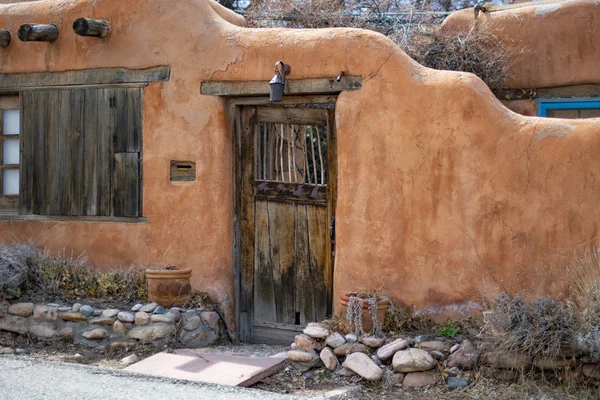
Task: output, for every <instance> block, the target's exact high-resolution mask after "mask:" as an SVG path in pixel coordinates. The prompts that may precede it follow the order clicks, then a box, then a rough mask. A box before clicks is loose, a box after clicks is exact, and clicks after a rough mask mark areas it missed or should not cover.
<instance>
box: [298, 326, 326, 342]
mask: <svg viewBox="0 0 600 400" xmlns="http://www.w3.org/2000/svg"><path fill="white" fill-rule="evenodd" d="M302 333H304V334H305V335H308V336H310V337H311V338H314V339H325V338H326V337H327V336H329V330H328V329H325V328H324V327H322V326H307V327H306V328H304V330H303V331H302Z"/></svg>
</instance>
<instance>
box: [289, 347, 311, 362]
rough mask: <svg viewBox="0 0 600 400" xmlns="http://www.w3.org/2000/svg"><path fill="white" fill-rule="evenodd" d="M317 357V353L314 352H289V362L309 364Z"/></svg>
mask: <svg viewBox="0 0 600 400" xmlns="http://www.w3.org/2000/svg"><path fill="white" fill-rule="evenodd" d="M315 357H316V353H315V352H314V351H312V352H307V351H302V350H290V351H288V352H287V358H288V360H290V361H295V362H309V361H312V360H313V358H315Z"/></svg>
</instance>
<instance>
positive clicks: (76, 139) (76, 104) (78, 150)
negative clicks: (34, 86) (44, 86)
mask: <svg viewBox="0 0 600 400" xmlns="http://www.w3.org/2000/svg"><path fill="white" fill-rule="evenodd" d="M70 92H71V129H70V131H71V132H70V133H71V135H70V136H71V144H70V147H71V153H70V157H71V161H70V164H69V167H70V171H68V172H67V174H68V176H70V177H71V179H70V190H69V196H70V199H71V210H70V213H69V215H85V208H84V196H85V192H84V187H85V186H84V185H85V184H84V179H85V175H84V151H85V149H84V135H85V120H84V107H85V90H84V89H73V90H71V91H70Z"/></svg>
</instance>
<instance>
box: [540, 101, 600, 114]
mask: <svg viewBox="0 0 600 400" xmlns="http://www.w3.org/2000/svg"><path fill="white" fill-rule="evenodd" d="M535 102H536V103H537V115H538V116H539V117H547V116H548V110H583V109H586V108H600V98H598V97H591V98H580V99H536V100H535Z"/></svg>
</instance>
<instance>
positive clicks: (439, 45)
mask: <svg viewBox="0 0 600 400" xmlns="http://www.w3.org/2000/svg"><path fill="white" fill-rule="evenodd" d="M408 53H409V55H410V56H411V57H412V58H414V59H415V60H416V61H418V62H419V63H421V64H423V65H425V66H426V67H429V68H433V69H438V70H448V71H463V72H471V73H473V74H475V75H477V76H478V77H479V78H481V79H482V80H483V81H484V82H485V83H486V84H487V85H488V86H489V87H490V88H502V87H503V86H504V85H505V84H506V82H507V80H508V79H509V78H510V72H511V68H512V66H513V65H514V63H515V61H516V60H517V59H518V58H519V57H521V56H522V54H519V51H517V48H516V47H515V46H508V45H506V44H503V43H502V42H501V41H500V40H499V38H498V37H496V36H495V35H493V34H491V33H489V32H486V31H483V30H480V29H477V26H475V27H474V28H472V29H471V30H470V31H469V32H467V33H466V34H459V35H458V36H457V35H455V34H448V33H445V32H443V31H440V30H438V31H437V32H436V33H434V35H433V36H432V40H430V41H421V42H420V43H417V44H416V45H414V46H412V48H410V49H409V50H408Z"/></svg>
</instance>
